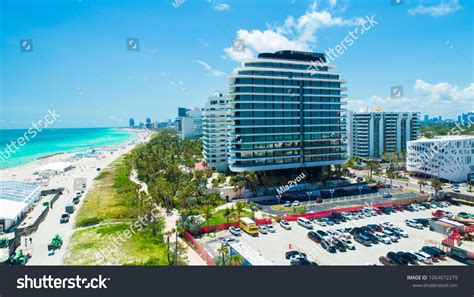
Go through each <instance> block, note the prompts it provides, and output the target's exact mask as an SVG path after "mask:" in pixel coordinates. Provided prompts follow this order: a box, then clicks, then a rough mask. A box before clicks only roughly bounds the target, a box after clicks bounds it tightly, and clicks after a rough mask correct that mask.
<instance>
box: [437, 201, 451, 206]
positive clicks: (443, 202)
mask: <svg viewBox="0 0 474 297" xmlns="http://www.w3.org/2000/svg"><path fill="white" fill-rule="evenodd" d="M439 204H440V205H441V206H442V207H448V206H449V204H448V202H446V201H441V202H440V203H439Z"/></svg>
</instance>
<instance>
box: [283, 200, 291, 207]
mask: <svg viewBox="0 0 474 297" xmlns="http://www.w3.org/2000/svg"><path fill="white" fill-rule="evenodd" d="M283 206H284V207H291V202H290V201H286V202H285V204H283Z"/></svg>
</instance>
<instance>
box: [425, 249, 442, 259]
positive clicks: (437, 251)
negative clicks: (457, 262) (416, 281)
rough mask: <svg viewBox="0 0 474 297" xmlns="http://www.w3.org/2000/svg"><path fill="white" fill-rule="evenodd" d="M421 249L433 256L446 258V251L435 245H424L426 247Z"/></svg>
mask: <svg viewBox="0 0 474 297" xmlns="http://www.w3.org/2000/svg"><path fill="white" fill-rule="evenodd" d="M421 250H422V251H423V252H425V253H427V254H429V255H431V256H433V257H437V258H439V259H444V258H446V253H445V252H444V251H443V250H441V249H439V248H437V247H434V246H424V247H422V248H421Z"/></svg>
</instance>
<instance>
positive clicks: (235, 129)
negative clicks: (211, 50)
mask: <svg viewBox="0 0 474 297" xmlns="http://www.w3.org/2000/svg"><path fill="white" fill-rule="evenodd" d="M325 62H326V58H325V56H324V54H319V53H310V52H296V51H278V52H275V53H263V54H259V55H258V58H256V59H250V60H248V61H246V62H244V63H243V65H242V67H238V68H235V69H234V71H233V74H232V75H231V76H230V77H229V81H230V91H229V105H230V108H229V111H230V112H231V117H232V120H233V125H232V127H231V131H230V133H229V135H230V137H231V138H230V148H229V165H230V166H229V167H230V170H232V171H236V172H242V171H260V170H281V169H296V168H307V169H308V171H310V172H311V171H314V170H316V169H317V168H319V169H317V170H321V168H324V167H328V166H331V165H340V164H342V163H344V162H345V161H346V157H345V155H346V145H345V144H344V143H343V142H342V138H343V136H344V134H345V133H346V131H345V125H346V124H345V122H344V121H343V115H342V113H343V112H344V111H345V110H344V109H343V105H345V104H346V102H344V98H345V97H346V95H345V94H342V93H341V92H343V91H345V90H346V88H344V87H342V86H341V85H342V84H344V83H345V82H344V81H343V80H341V78H340V74H339V73H337V72H334V70H333V68H334V66H333V65H328V64H324V63H325Z"/></svg>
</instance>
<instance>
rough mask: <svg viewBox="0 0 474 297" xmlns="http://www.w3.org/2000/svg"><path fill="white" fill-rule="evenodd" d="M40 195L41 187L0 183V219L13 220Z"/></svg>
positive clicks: (13, 182) (20, 183) (21, 183)
mask: <svg viewBox="0 0 474 297" xmlns="http://www.w3.org/2000/svg"><path fill="white" fill-rule="evenodd" d="M40 194H41V186H38V185H36V184H31V183H25V182H18V181H0V218H4V219H14V218H15V217H16V216H17V215H18V214H19V213H20V212H21V211H22V210H23V209H24V208H25V207H27V206H28V205H30V204H31V203H33V202H34V200H35V199H37V198H38V197H39V196H40Z"/></svg>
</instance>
